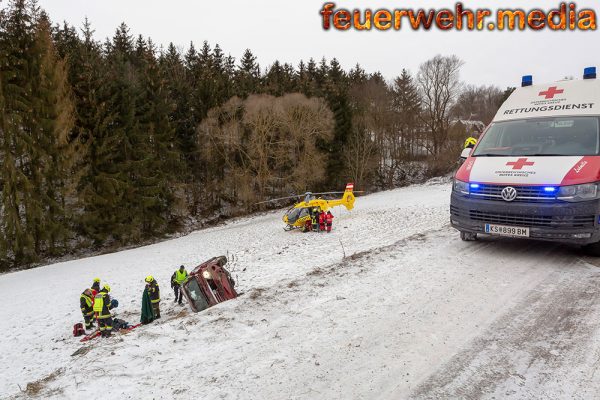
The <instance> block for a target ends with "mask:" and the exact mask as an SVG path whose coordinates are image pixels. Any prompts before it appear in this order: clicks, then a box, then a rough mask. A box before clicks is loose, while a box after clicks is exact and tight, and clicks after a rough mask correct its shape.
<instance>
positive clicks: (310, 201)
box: [259, 183, 360, 231]
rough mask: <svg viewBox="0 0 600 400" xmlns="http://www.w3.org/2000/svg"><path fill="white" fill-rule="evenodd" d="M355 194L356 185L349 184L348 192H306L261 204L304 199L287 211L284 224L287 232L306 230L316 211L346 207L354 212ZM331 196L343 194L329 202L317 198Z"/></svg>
mask: <svg viewBox="0 0 600 400" xmlns="http://www.w3.org/2000/svg"><path fill="white" fill-rule="evenodd" d="M354 193H355V192H354V184H353V183H348V184H347V185H346V190H345V191H343V192H321V193H312V192H306V193H304V194H301V195H294V196H288V197H280V198H278V199H271V200H267V201H263V202H261V203H270V202H273V201H279V200H286V199H293V198H300V197H304V200H302V201H301V202H298V203H296V204H294V206H293V207H291V208H290V209H289V210H287V211H286V213H285V215H284V216H283V222H284V223H285V228H283V229H284V230H286V231H291V230H292V229H299V228H304V227H305V226H306V224H307V222H308V221H310V220H311V217H312V214H313V212H315V211H318V212H323V211H327V210H329V209H330V208H333V207H337V206H344V207H346V209H347V210H352V209H353V208H354V200H355V197H354ZM356 193H360V192H356ZM331 194H342V198H341V199H330V200H328V199H323V198H321V197H317V196H321V195H331ZM259 204H260V203H259Z"/></svg>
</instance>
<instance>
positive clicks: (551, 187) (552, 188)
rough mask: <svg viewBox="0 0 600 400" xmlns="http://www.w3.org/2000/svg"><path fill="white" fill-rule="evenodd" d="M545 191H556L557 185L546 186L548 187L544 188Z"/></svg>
mask: <svg viewBox="0 0 600 400" xmlns="http://www.w3.org/2000/svg"><path fill="white" fill-rule="evenodd" d="M544 192H548V193H554V192H556V188H555V187H553V186H546V187H545V188H544Z"/></svg>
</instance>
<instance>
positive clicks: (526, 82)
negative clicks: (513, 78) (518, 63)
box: [521, 75, 533, 87]
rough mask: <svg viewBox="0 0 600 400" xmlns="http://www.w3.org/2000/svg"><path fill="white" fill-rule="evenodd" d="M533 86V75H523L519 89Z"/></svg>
mask: <svg viewBox="0 0 600 400" xmlns="http://www.w3.org/2000/svg"><path fill="white" fill-rule="evenodd" d="M532 85H533V75H524V76H523V79H522V80H521V87H526V86H532Z"/></svg>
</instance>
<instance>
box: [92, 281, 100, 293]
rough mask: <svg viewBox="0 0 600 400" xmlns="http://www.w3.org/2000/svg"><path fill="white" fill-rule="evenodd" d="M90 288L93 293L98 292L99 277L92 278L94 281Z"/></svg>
mask: <svg viewBox="0 0 600 400" xmlns="http://www.w3.org/2000/svg"><path fill="white" fill-rule="evenodd" d="M91 289H92V290H93V291H94V292H95V293H98V292H99V291H100V278H94V282H93V283H92V287H91ZM95 293H94V295H95Z"/></svg>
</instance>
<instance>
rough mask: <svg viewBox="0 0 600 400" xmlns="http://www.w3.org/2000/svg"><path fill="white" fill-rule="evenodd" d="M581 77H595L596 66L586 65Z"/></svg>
mask: <svg viewBox="0 0 600 400" xmlns="http://www.w3.org/2000/svg"><path fill="white" fill-rule="evenodd" d="M583 79H596V67H587V68H586V69H584V70H583Z"/></svg>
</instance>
